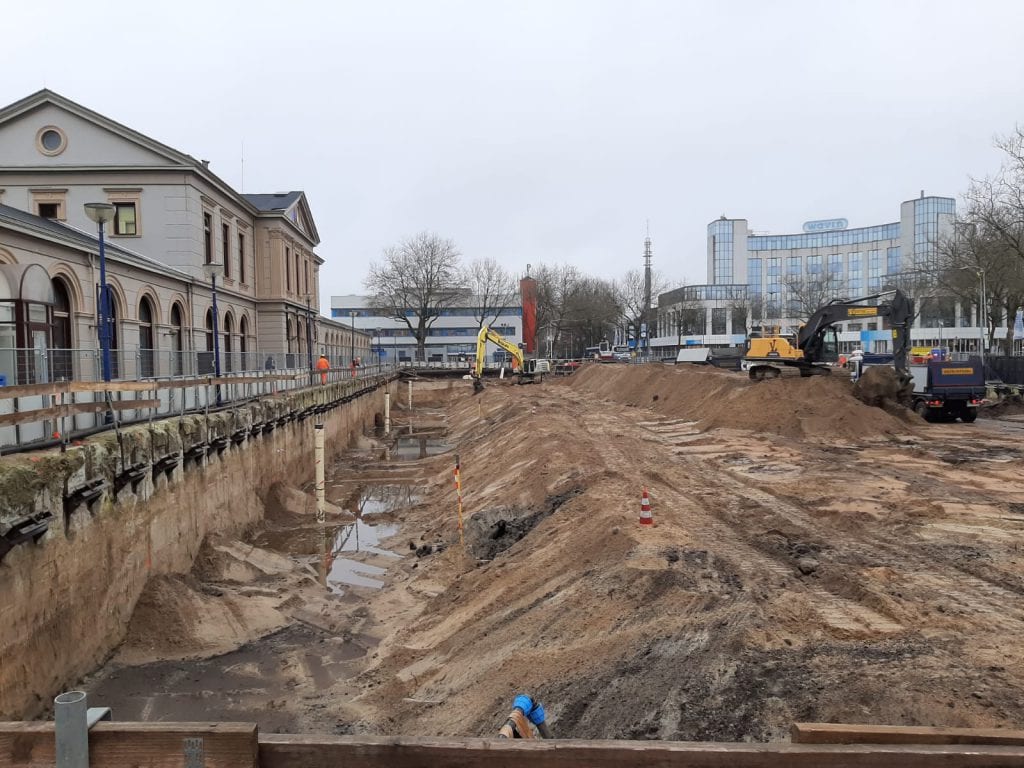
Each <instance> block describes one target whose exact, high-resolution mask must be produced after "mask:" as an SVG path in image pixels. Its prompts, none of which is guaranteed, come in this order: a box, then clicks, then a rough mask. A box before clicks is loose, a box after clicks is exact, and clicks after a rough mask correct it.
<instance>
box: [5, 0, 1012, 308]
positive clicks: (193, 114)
mask: <svg viewBox="0 0 1024 768" xmlns="http://www.w3.org/2000/svg"><path fill="white" fill-rule="evenodd" d="M41 8H42V6H36V5H35V4H33V3H16V4H15V3H4V8H3V14H4V29H5V34H4V38H5V39H4V47H5V57H4V58H5V65H4V74H3V77H2V79H0V101H3V102H4V103H9V102H12V101H15V100H16V99H19V98H21V97H23V96H25V95H27V94H28V93H31V92H33V91H35V90H37V89H39V88H41V87H44V86H45V87H49V88H51V89H53V90H55V91H57V92H59V93H61V94H63V95H65V96H67V97H69V98H71V99H74V100H76V101H78V102H80V103H82V104H84V105H85V106H87V107H90V108H92V109H94V110H97V111H99V112H101V113H103V114H106V115H108V116H110V117H111V118H113V119H115V120H118V121H120V122H122V123H125V124H127V125H128V126H130V127H132V128H135V129H136V130H139V131H141V132H143V133H146V134H148V135H150V136H153V137H154V138H156V139H158V140H160V141H163V142H164V143H167V144H170V145H171V146H173V147H175V148H177V149H180V150H182V151H184V152H188V153H189V154H192V155H194V156H196V157H200V158H206V159H209V160H210V162H211V167H212V168H213V169H214V171H215V172H216V173H218V174H219V175H221V176H222V177H223V178H225V179H226V180H227V181H229V182H230V183H232V184H234V185H235V186H236V187H239V186H242V175H241V164H240V157H241V147H242V144H243V142H244V146H245V178H244V191H246V192H274V191H281V190H286V189H303V190H305V191H306V192H307V194H308V196H309V199H310V203H311V205H312V208H313V213H314V216H315V217H316V220H317V224H318V227H319V230H320V235H321V238H322V240H323V242H322V244H321V246H320V248H319V253H320V255H321V256H322V257H324V258H325V259H326V260H327V264H326V265H325V266H324V268H323V272H322V275H321V287H322V291H321V294H322V298H323V299H324V301H325V302H326V300H327V297H328V296H330V295H331V294H340V293H348V292H356V291H361V290H362V280H363V278H364V276H365V274H366V268H367V265H368V263H369V262H370V261H371V260H373V259H376V258H378V257H379V255H380V252H381V250H382V248H384V247H386V246H387V245H389V244H393V243H395V242H396V241H397V240H399V239H400V238H402V237H403V236H406V235H409V234H413V233H415V232H417V231H419V230H422V229H431V230H434V231H436V232H438V233H440V234H442V235H444V236H446V237H450V238H452V239H454V240H455V241H456V243H457V244H458V246H459V247H460V249H461V250H462V252H463V254H464V255H465V257H466V258H467V259H472V258H476V257H482V256H495V257H497V258H500V259H501V260H502V261H504V262H505V263H506V264H507V265H508V266H509V267H510V268H511V269H513V270H514V271H516V272H521V271H522V270H523V269H524V268H525V265H526V264H527V263H533V264H537V263H540V262H546V263H552V262H569V263H573V264H576V265H578V266H580V267H582V268H584V269H586V270H588V271H589V272H591V273H593V274H597V275H601V276H604V277H615V276H617V275H619V274H621V273H623V272H624V271H625V270H626V269H627V268H630V267H639V266H640V265H641V263H642V261H641V253H642V241H643V238H644V228H645V221H646V220H648V219H649V220H650V229H651V236H652V238H653V240H654V252H655V266H656V267H658V268H659V269H661V270H662V271H663V272H664V273H665V274H666V275H667V276H668V277H670V278H672V279H673V280H675V281H679V280H682V279H685V280H686V281H687V282H689V283H699V282H704V281H705V279H706V275H705V256H704V252H705V233H706V225H707V223H708V222H709V221H710V220H711V219H714V218H716V217H718V216H719V215H720V214H723V213H724V214H726V215H727V216H730V217H742V218H747V219H748V220H749V221H750V224H751V226H752V227H753V228H754V229H755V230H757V231H772V232H792V231H799V229H800V226H801V224H802V222H803V221H804V220H807V219H817V218H832V217H838V216H843V217H846V218H848V219H849V221H850V226H864V225H872V224H879V223H884V222H889V221H893V220H895V219H896V218H897V216H898V210H899V209H898V205H899V203H900V202H901V201H902V200H905V199H909V198H911V197H914V196H916V195H917V194H919V192H920V190H921V189H925V190H926V191H927V192H929V193H933V194H944V195H954V196H957V195H959V194H960V193H961V192H962V191H963V189H964V188H965V186H966V184H967V177H968V175H971V174H973V175H983V174H985V173H987V172H990V171H991V170H994V168H995V167H996V166H997V164H998V162H999V156H998V154H997V153H996V152H995V150H993V149H992V146H991V144H992V137H993V135H994V134H996V133H1005V132H1007V131H1009V130H1011V129H1012V128H1013V126H1014V125H1015V123H1016V122H1018V121H1022V118H1024V85H1022V84H1024V55H1022V53H1021V43H1020V30H1021V28H1022V26H1024V24H1022V22H1024V3H1022V2H1018V1H1014V0H1006V1H1005V2H996V1H995V0H991V1H988V2H985V1H983V2H974V3H963V2H947V1H946V0H939V1H936V0H928V1H924V0H913V1H911V0H902V1H901V0H889V1H888V2H763V0H762V1H760V2H758V1H755V0H751V1H750V2H739V1H737V2H712V1H711V0H707V1H705V2H669V1H668V0H664V1H663V2H644V1H642V0H641V1H638V0H628V1H627V0H622V1H611V0H608V1H604V0H586V1H584V0H579V1H570V0H564V1H560V0H547V1H546V2H529V1H521V2H501V3H499V2H488V1H487V0H467V1H465V2H460V1H454V0H453V1H450V2H448V1H446V2H440V1H438V2H432V1H428V0H419V1H410V2H385V1H377V0H375V1H372V2H371V1H367V2H358V3H356V2H347V1H345V0H342V1H341V2H301V1H297V0H292V1H291V2H286V3H281V2H277V3H264V2H244V3H243V2H224V1H223V0H217V1H216V2H214V1H213V0H204V2H193V1H192V0H187V1H186V0H175V1H174V2H169V1H168V2H162V3H153V2H149V0H143V2H140V3H136V4H135V5H131V6H127V7H124V8H122V9H120V10H117V9H115V7H114V6H108V7H107V8H106V10H105V12H102V13H101V12H99V9H100V8H102V4H101V5H100V6H97V5H96V4H94V3H81V2H68V1H67V0H60V1H57V0H51V2H48V3H46V4H45V13H43V12H42V11H41Z"/></svg>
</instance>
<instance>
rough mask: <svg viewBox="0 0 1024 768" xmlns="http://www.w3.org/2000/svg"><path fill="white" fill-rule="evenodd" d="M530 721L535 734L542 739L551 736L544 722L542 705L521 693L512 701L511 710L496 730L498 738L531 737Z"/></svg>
mask: <svg viewBox="0 0 1024 768" xmlns="http://www.w3.org/2000/svg"><path fill="white" fill-rule="evenodd" d="M530 723H533V724H534V725H535V726H536V727H537V734H538V735H539V736H540V737H541V738H542V739H550V738H551V732H550V731H549V730H548V726H547V723H546V722H545V715H544V705H543V704H541V703H540V702H539V701H534V700H533V699H531V698H530V697H529V696H527V695H526V694H522V693H521V694H519V695H518V696H516V698H515V701H513V702H512V711H511V712H510V713H509V716H508V717H507V718H506V719H505V724H504V725H502V726H501V729H500V730H499V731H498V738H500V739H532V738H533V731H532V730H531V729H530Z"/></svg>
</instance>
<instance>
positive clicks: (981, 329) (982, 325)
mask: <svg viewBox="0 0 1024 768" xmlns="http://www.w3.org/2000/svg"><path fill="white" fill-rule="evenodd" d="M978 275H979V276H980V277H981V281H980V286H981V287H980V290H981V300H980V301H979V302H978V311H979V312H980V313H981V317H979V318H978V333H979V335H980V336H981V347H980V349H979V351H980V352H981V370H982V373H983V375H984V371H985V332H986V331H987V330H988V306H987V304H988V292H987V291H986V290H985V270H984V269H979V270H978Z"/></svg>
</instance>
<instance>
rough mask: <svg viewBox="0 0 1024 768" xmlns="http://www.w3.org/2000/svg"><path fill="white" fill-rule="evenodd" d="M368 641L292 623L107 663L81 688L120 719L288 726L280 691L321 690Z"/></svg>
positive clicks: (291, 721)
mask: <svg viewBox="0 0 1024 768" xmlns="http://www.w3.org/2000/svg"><path fill="white" fill-rule="evenodd" d="M374 645H376V641H375V640H374V639H373V638H369V637H363V636H345V637H333V636H330V635H327V634H325V633H323V632H321V631H318V630H317V629H315V628H312V627H308V626H306V625H303V624H295V625H292V626H290V627H286V628H285V629H282V630H280V631H279V632H275V633H274V634H272V635H269V636H267V637H264V638H261V639H260V640H257V641H255V642H252V643H247V644H246V645H243V646H242V647H241V648H238V649H237V650H234V651H231V652H230V653H226V654H224V655H221V656H215V657H213V658H208V659H193V660H188V661H158V662H154V663H151V664H143V665H140V666H135V667H127V666H121V665H118V664H113V665H111V666H110V667H108V668H107V669H106V670H104V672H105V674H101V675H100V676H98V677H97V678H96V679H93V680H91V681H89V683H88V685H87V687H88V691H89V698H90V701H96V702H97V703H98V704H100V705H103V706H111V707H112V708H113V715H114V717H115V718H117V719H118V720H120V721H134V720H139V721H161V720H163V721H177V722H182V721H185V722H189V721H195V720H210V721H235V720H241V721H250V722H251V721H256V722H257V723H258V724H259V727H260V729H261V730H265V731H295V730H299V729H300V721H299V719H298V717H297V715H299V714H300V712H297V711H296V710H295V709H294V708H290V707H287V706H285V701H284V699H283V698H282V697H284V696H288V695H291V696H294V695H295V694H296V693H297V692H298V693H301V694H302V695H303V696H305V697H308V696H310V695H315V694H317V693H319V692H321V691H325V690H327V689H329V688H331V687H332V686H334V685H335V684H336V683H338V682H339V681H341V680H344V679H345V678H348V677H350V676H351V675H352V674H353V673H354V672H356V671H357V670H358V668H359V667H358V665H359V664H360V662H361V660H362V658H363V657H364V656H365V655H366V653H367V651H368V650H369V649H370V648H372V647H373V646H374Z"/></svg>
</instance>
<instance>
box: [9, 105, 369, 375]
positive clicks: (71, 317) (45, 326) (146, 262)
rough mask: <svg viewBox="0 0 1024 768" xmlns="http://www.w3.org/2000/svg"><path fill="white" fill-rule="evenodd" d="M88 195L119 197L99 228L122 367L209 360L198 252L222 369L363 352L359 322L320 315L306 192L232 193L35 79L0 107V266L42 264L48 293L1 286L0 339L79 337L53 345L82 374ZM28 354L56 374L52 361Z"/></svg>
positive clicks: (91, 261) (300, 363)
mask: <svg viewBox="0 0 1024 768" xmlns="http://www.w3.org/2000/svg"><path fill="white" fill-rule="evenodd" d="M88 202H104V203H110V204H112V205H114V206H115V210H116V214H115V218H114V221H112V222H110V223H109V224H108V225H107V226H106V229H105V232H106V240H107V243H108V245H109V248H108V249H107V256H108V260H107V270H108V284H109V285H110V287H111V294H112V297H113V304H114V308H113V309H114V317H115V320H114V323H113V329H112V330H113V336H114V340H115V341H116V348H117V349H119V350H121V354H120V357H119V363H118V369H119V370H118V374H119V375H120V376H128V377H137V376H146V375H177V374H187V373H190V372H196V371H195V370H190V368H197V367H198V368H199V369H202V368H204V367H206V366H208V364H209V361H208V360H207V353H209V352H210V350H211V349H212V347H213V333H212V326H213V312H212V304H213V301H212V298H213V296H212V290H211V285H210V283H209V281H208V279H207V278H206V276H205V273H204V269H203V268H204V265H206V264H209V263H217V264H221V265H223V267H222V268H223V277H222V278H220V279H219V284H218V287H217V305H218V307H217V308H218V312H217V318H216V324H217V329H218V337H217V338H218V344H219V351H220V352H221V353H222V356H223V359H224V365H223V366H222V368H223V369H224V370H241V369H251V368H255V367H264V366H269V365H271V364H273V365H274V366H275V367H277V368H283V367H289V368H291V367H304V366H305V365H306V364H307V363H308V358H309V356H310V354H311V353H312V354H313V356H314V357H315V356H316V355H318V354H319V353H320V352H321V351H323V352H326V353H327V354H328V356H329V357H330V359H331V360H332V362H335V363H336V364H338V365H346V364H347V363H348V358H349V356H350V353H351V350H353V349H354V350H355V354H356V356H357V357H365V356H366V355H367V353H368V352H369V344H370V339H369V336H368V335H366V334H363V333H358V332H357V333H356V336H355V338H354V339H353V338H352V337H351V336H350V334H351V330H350V329H349V328H346V327H345V326H344V325H343V324H340V323H336V322H334V321H331V320H329V319H327V318H325V317H322V316H321V315H320V311H319V310H320V307H319V270H320V266H321V265H322V264H323V260H322V259H321V258H320V257H319V256H318V255H317V253H316V248H317V246H318V245H319V243H320V240H319V235H318V234H317V231H316V226H315V223H314V220H313V216H312V213H311V210H310V207H309V204H308V201H307V200H306V197H305V194H304V193H302V192H299V191H293V192H287V193H275V194H267V195H250V194H246V195H243V194H241V193H239V192H237V191H236V190H234V189H232V188H231V187H230V185H228V184H227V183H226V182H225V181H224V180H222V179H221V178H219V177H218V176H217V175H215V174H214V173H213V172H212V171H211V170H210V168H209V164H208V163H206V162H205V161H202V160H197V159H195V158H193V157H191V156H189V155H186V154H183V153H181V152H178V151H177V150H174V149H172V148H170V147H168V146H166V145H163V144H161V143H159V142H157V141H155V140H153V139H151V138H149V137H147V136H144V135H142V134H139V133H137V132H135V131H133V130H131V129H129V128H127V127H125V126H123V125H120V124H118V123H116V122H114V121H112V120H110V119H109V118H107V117H104V116H103V115H99V114H98V113H95V112H92V111H91V110H88V109H86V108H85V107H82V106H81V105H78V104H75V103H74V102H72V101H70V100H68V99H65V98H63V97H61V96H59V95H58V94H55V93H52V92H50V91H45V90H44V91H40V92H38V93H36V94H33V95H32V96H29V97H28V98H26V99H23V100H22V101H19V102H16V103H15V104H12V105H10V106H8V107H6V108H3V109H0V264H6V265H8V267H6V268H5V271H6V272H8V273H10V274H9V275H8V283H10V282H11V281H12V279H16V278H15V277H14V276H15V273H17V274H18V275H21V274H29V273H28V271H27V268H28V266H29V265H32V264H35V265H38V266H39V267H40V268H41V269H43V270H45V272H46V274H47V275H48V276H49V278H50V280H51V282H52V288H53V291H52V295H51V296H49V298H47V297H45V296H38V297H36V298H35V300H34V301H27V300H23V298H22V297H20V295H19V294H18V292H17V291H18V289H17V287H16V286H11V285H9V286H8V291H7V293H8V295H7V296H0V315H2V313H3V312H4V311H6V312H7V314H8V315H10V316H11V320H10V322H9V325H10V327H9V328H8V330H7V331H6V336H3V335H2V334H4V333H5V331H4V330H3V327H2V324H3V322H4V318H3V317H0V349H5V348H6V349H9V350H10V349H16V348H21V349H26V348H32V349H35V350H39V349H40V348H42V347H45V348H46V349H48V350H59V349H70V350H83V351H82V352H81V353H78V352H76V353H75V354H74V355H64V356H63V357H61V356H58V357H60V358H61V359H65V358H67V359H71V358H74V359H75V360H81V361H83V362H76V363H75V366H76V368H75V370H74V374H75V375H83V376H84V375H87V371H86V370H85V368H86V367H87V363H86V362H84V361H86V360H87V359H88V357H89V355H88V351H89V350H95V349H96V348H97V346H98V342H97V338H98V334H97V315H98V313H97V305H98V301H97V294H98V289H97V286H98V283H99V277H98V241H97V237H96V225H95V224H93V223H92V222H91V221H90V220H89V219H88V218H87V217H86V215H85V211H84V204H85V203H88ZM32 274H35V273H34V271H33V273H32ZM30 277H31V275H30ZM30 282H39V281H38V279H35V280H34V281H30ZM0 288H2V286H0ZM5 301H6V303H5ZM36 304H40V305H42V307H36V306H35V305H36ZM5 307H7V309H6V310H5V309H4V308H5ZM30 312H32V313H34V315H33V318H34V319H30V318H29V316H28V313H30ZM13 354H14V353H9V354H8V358H11V359H14V358H13V357H12V355H13ZM14 357H18V358H19V360H21V362H19V361H17V360H16V361H15V362H14V363H13V369H11V368H7V370H6V371H5V370H0V373H6V375H8V378H9V380H10V379H11V378H12V377H13V378H14V379H16V380H18V381H25V380H26V377H27V376H32V375H34V376H36V377H38V376H39V375H40V374H39V372H38V371H35V372H30V371H27V370H24V369H25V368H26V364H25V363H24V360H23V359H27V357H32V355H25V354H22V355H20V356H18V355H14ZM36 357H37V358H39V357H40V355H38V354H37V355H36ZM50 357H51V358H52V357H53V356H52V355H51V356H50ZM0 365H2V364H0ZM40 367H42V368H44V369H48V370H47V373H46V375H54V367H55V364H54V362H53V360H52V359H51V360H50V361H49V362H48V363H42V364H36V365H35V368H40ZM65 367H66V366H65ZM80 369H81V370H80Z"/></svg>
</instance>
